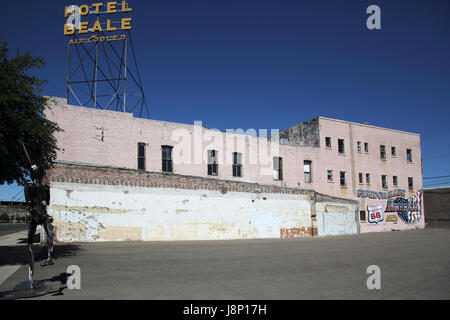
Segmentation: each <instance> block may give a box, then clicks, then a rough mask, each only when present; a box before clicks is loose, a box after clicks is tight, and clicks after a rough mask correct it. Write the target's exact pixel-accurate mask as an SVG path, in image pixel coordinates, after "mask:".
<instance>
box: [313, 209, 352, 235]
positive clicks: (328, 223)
mask: <svg viewBox="0 0 450 320" xmlns="http://www.w3.org/2000/svg"><path fill="white" fill-rule="evenodd" d="M315 206H316V225H317V235H318V236H319V237H321V236H334V235H344V234H357V233H358V222H357V219H356V211H357V209H358V206H357V204H346V203H340V202H318V203H316V205H315Z"/></svg>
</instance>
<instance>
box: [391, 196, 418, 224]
mask: <svg viewBox="0 0 450 320" xmlns="http://www.w3.org/2000/svg"><path fill="white" fill-rule="evenodd" d="M385 212H397V214H398V216H399V218H400V219H402V220H403V221H404V222H405V223H407V224H412V223H415V222H417V221H419V220H420V219H421V218H422V191H417V192H416V193H415V194H414V195H413V196H412V197H411V198H409V199H405V198H402V197H398V198H395V199H389V200H388V201H387V206H386V210H385Z"/></svg>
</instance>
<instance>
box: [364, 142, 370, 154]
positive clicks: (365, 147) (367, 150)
mask: <svg viewBox="0 0 450 320" xmlns="http://www.w3.org/2000/svg"><path fill="white" fill-rule="evenodd" d="M364 152H369V144H368V143H367V142H364Z"/></svg>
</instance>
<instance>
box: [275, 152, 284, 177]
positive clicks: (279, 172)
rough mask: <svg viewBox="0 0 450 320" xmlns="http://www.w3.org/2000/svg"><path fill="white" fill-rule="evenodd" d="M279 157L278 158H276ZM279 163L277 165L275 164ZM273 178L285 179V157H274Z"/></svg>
mask: <svg viewBox="0 0 450 320" xmlns="http://www.w3.org/2000/svg"><path fill="white" fill-rule="evenodd" d="M275 159H277V160H275ZM276 163H277V164H278V165H275V164H276ZM275 173H277V177H275ZM273 180H275V181H282V180H283V158H282V157H273Z"/></svg>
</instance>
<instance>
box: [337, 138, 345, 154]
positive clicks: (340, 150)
mask: <svg viewBox="0 0 450 320" xmlns="http://www.w3.org/2000/svg"><path fill="white" fill-rule="evenodd" d="M341 141H342V145H341ZM341 147H342V148H341ZM338 153H339V154H345V140H344V139H338Z"/></svg>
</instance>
